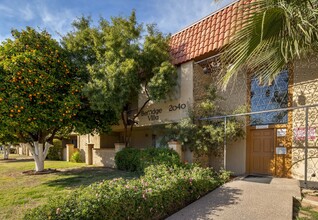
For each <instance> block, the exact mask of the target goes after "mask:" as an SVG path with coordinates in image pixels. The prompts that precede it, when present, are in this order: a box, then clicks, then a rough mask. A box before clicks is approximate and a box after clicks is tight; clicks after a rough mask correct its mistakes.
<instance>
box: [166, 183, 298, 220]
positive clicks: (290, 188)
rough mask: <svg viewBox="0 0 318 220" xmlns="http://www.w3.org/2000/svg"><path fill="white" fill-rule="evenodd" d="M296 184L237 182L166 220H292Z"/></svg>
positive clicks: (228, 184) (225, 185) (217, 190)
mask: <svg viewBox="0 0 318 220" xmlns="http://www.w3.org/2000/svg"><path fill="white" fill-rule="evenodd" d="M293 196H298V197H300V189H299V186H298V181H297V180H293V179H284V178H272V177H248V178H236V179H235V180H233V181H231V182H228V183H226V184H224V185H223V186H221V187H220V188H218V189H216V190H214V191H213V192H211V193H209V194H208V195H206V196H204V197H203V198H201V199H199V200H198V201H196V202H194V203H192V204H190V205H189V206H187V207H185V208H184V209H182V210H180V211H179V212H177V213H175V214H174V215H172V216H170V217H168V218H167V220H179V219H180V220H181V219H182V220H187V219H202V220H203V219H216V220H221V219H222V220H232V219H240V220H241V219H252V220H254V219H255V220H257V219H261V220H265V219H269V220H273V219H275V220H291V219H292V210H293V199H292V197H293Z"/></svg>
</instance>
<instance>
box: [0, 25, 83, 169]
mask: <svg viewBox="0 0 318 220" xmlns="http://www.w3.org/2000/svg"><path fill="white" fill-rule="evenodd" d="M12 36H13V39H12V40H11V39H7V40H6V41H4V42H2V44H1V45H0V69H1V74H0V115H1V127H5V128H7V129H8V132H11V133H12V134H14V135H17V136H18V138H19V139H20V140H21V141H23V142H24V143H29V146H30V151H31V152H32V156H33V158H34V160H35V165H36V166H35V167H36V171H42V170H43V169H44V160H45V158H46V156H47V153H48V149H49V147H51V146H52V141H53V138H54V136H55V135H56V134H57V133H58V132H59V131H60V130H61V129H65V128H66V127H71V126H72V124H73V123H75V118H76V115H77V114H78V112H79V110H80V108H81V107H82V102H81V88H82V87H83V83H82V82H81V81H80V77H79V76H78V74H77V71H76V68H75V67H74V65H73V64H72V62H71V59H70V57H69V56H68V53H67V52H66V51H65V50H64V49H63V48H62V47H61V46H60V45H59V44H58V42H57V41H55V40H53V39H52V38H51V36H50V35H49V34H48V33H47V32H46V31H41V32H37V31H35V30H34V29H32V28H30V27H27V28H26V29H25V30H22V31H17V30H13V31H12Z"/></svg>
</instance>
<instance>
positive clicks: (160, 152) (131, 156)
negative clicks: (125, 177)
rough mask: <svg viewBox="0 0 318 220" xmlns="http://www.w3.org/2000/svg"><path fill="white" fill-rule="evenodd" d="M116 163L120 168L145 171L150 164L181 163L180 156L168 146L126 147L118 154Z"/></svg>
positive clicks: (168, 164) (169, 164) (170, 164)
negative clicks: (143, 148) (141, 148)
mask: <svg viewBox="0 0 318 220" xmlns="http://www.w3.org/2000/svg"><path fill="white" fill-rule="evenodd" d="M115 163H116V166H117V168H118V169H119V170H125V171H131V172H135V171H137V172H143V171H144V169H145V168H146V167H148V166H150V165H158V164H165V165H167V166H174V165H180V157H179V155H178V154H177V153H176V152H175V151H174V150H171V149H168V148H147V149H145V150H140V149H136V148H125V149H123V150H121V151H119V152H118V153H117V154H116V156H115Z"/></svg>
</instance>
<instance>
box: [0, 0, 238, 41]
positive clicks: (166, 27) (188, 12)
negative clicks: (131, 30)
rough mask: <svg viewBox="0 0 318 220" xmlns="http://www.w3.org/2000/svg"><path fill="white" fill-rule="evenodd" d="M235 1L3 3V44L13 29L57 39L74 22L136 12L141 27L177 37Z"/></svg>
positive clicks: (15, 0)
mask: <svg viewBox="0 0 318 220" xmlns="http://www.w3.org/2000/svg"><path fill="white" fill-rule="evenodd" d="M233 1H234V0H218V1H216V2H215V1H213V0H0V42H1V41H3V40H4V39H6V38H9V37H11V30H12V29H18V30H21V29H24V28H25V27H26V26H31V27H34V28H39V29H40V30H42V29H46V30H47V31H48V32H49V33H50V34H51V35H52V36H53V37H54V38H55V39H57V40H58V39H59V38H60V35H64V34H66V33H67V32H69V31H71V30H72V25H71V23H72V21H74V20H75V19H76V18H78V17H81V16H83V15H84V16H91V17H92V19H93V20H94V21H95V22H96V21H98V20H99V18H100V17H103V18H105V19H107V20H109V19H110V17H114V16H124V17H128V16H129V15H130V13H131V11H132V10H135V11H136V14H137V20H138V22H139V23H144V24H149V23H155V24H157V26H158V29H159V30H160V31H162V32H163V33H165V34H168V33H171V34H173V33H176V32H178V31H180V30H182V29H183V28H185V27H187V26H189V25H190V24H192V23H194V22H196V21H198V20H200V19H201V18H203V17H205V16H207V15H209V14H211V13H212V12H214V11H216V10H218V9H220V8H222V7H224V6H225V5H227V4H229V3H231V2H233Z"/></svg>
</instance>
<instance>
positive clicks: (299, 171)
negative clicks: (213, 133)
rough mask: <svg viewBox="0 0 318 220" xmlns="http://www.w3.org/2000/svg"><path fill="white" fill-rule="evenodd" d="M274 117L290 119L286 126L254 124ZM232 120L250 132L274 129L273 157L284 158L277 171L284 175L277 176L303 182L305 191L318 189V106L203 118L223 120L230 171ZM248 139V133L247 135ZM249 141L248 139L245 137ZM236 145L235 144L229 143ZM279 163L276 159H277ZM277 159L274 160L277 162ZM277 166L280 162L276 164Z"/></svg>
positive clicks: (224, 150) (224, 163) (225, 149)
mask: <svg viewBox="0 0 318 220" xmlns="http://www.w3.org/2000/svg"><path fill="white" fill-rule="evenodd" d="M273 113H275V114H276V115H277V114H280V115H285V116H286V117H287V119H288V120H287V121H286V122H287V123H286V124H272V125H257V124H255V123H254V124H253V118H257V117H256V116H263V117H266V115H269V114H272V115H273ZM231 119H236V120H238V121H241V122H243V123H242V125H243V126H245V128H246V130H248V129H251V128H252V129H256V130H257V129H266V128H268V127H271V128H274V129H275V144H276V146H274V155H275V156H276V157H279V156H280V155H284V157H281V158H283V159H284V160H286V161H287V160H288V161H287V162H286V161H284V167H275V169H282V170H283V172H284V175H279V173H278V172H277V173H276V171H275V173H273V174H274V175H275V174H277V175H278V176H285V177H287V176H291V177H293V178H297V179H299V180H301V184H302V186H303V187H305V188H308V187H311V188H317V187H318V146H317V141H318V138H317V133H318V130H317V128H318V104H315V105H307V106H299V107H291V108H281V109H274V110H267V111H258V112H251V113H244V114H234V115H226V116H214V117H209V118H202V119H201V120H207V121H214V120H218V121H219V120H223V121H224V122H223V124H224V134H225V135H224V148H223V167H224V168H225V169H226V168H227V162H228V161H227V160H226V158H227V147H228V144H229V143H228V140H227V139H228V138H227V124H228V121H230V120H231ZM247 135H249V133H248V132H247ZM246 138H247V137H246ZM230 144H233V143H230ZM276 159H277V158H276ZM276 159H275V160H276ZM276 162H277V161H276Z"/></svg>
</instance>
